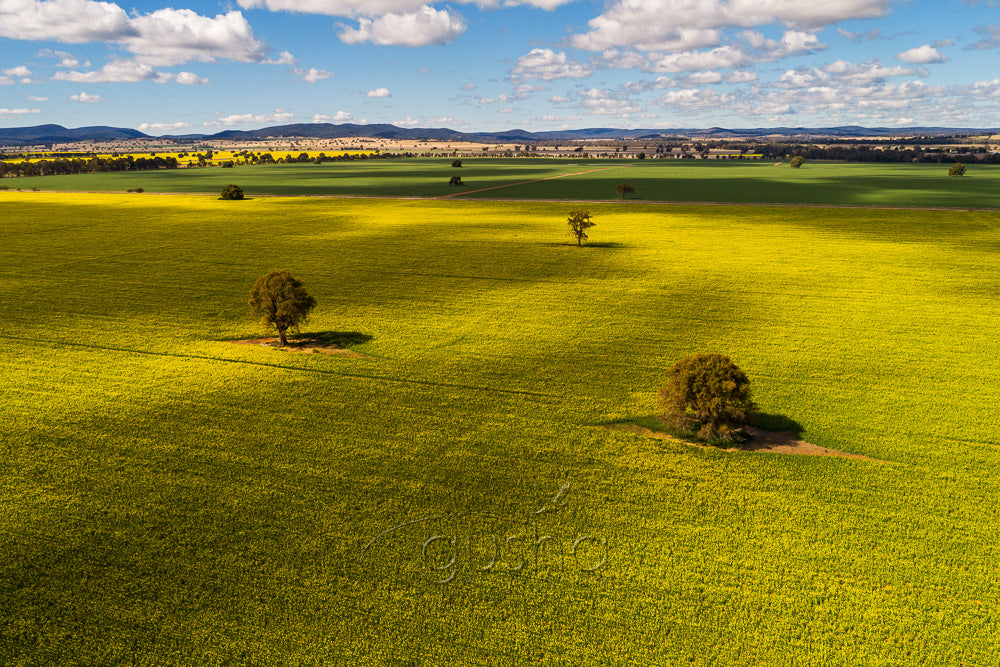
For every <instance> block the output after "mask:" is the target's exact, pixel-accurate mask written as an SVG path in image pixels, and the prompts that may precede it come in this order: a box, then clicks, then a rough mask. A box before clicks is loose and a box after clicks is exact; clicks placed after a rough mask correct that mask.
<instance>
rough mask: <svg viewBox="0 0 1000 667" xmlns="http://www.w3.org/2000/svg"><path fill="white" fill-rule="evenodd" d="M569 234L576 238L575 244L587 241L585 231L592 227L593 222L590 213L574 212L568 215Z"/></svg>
mask: <svg viewBox="0 0 1000 667" xmlns="http://www.w3.org/2000/svg"><path fill="white" fill-rule="evenodd" d="M567 222H568V224H569V233H570V234H572V235H573V236H575V237H576V244H577V245H581V244H582V243H583V241H585V240H586V239H587V230H588V229H590V228H591V227H593V226H594V225H595V224H597V223H595V222H592V221H591V219H590V211H584V210H582V209H581V210H576V211H573V212H572V213H570V214H569V220H568V221H567Z"/></svg>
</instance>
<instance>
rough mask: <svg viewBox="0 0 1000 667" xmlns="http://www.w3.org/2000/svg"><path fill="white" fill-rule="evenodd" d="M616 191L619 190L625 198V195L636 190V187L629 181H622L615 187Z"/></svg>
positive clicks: (619, 193) (620, 194)
mask: <svg viewBox="0 0 1000 667" xmlns="http://www.w3.org/2000/svg"><path fill="white" fill-rule="evenodd" d="M615 192H617V193H618V195H619V196H620V197H621V198H622V199H625V197H627V196H628V195H630V194H632V193H634V192H635V188H633V187H632V186H631V185H629V184H628V183H621V184H620V185H619V186H618V187H617V188H615Z"/></svg>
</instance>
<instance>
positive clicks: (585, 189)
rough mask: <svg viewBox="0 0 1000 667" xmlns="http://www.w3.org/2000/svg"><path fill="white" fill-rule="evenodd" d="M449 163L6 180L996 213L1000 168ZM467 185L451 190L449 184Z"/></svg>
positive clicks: (90, 186)
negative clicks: (620, 188)
mask: <svg viewBox="0 0 1000 667" xmlns="http://www.w3.org/2000/svg"><path fill="white" fill-rule="evenodd" d="M451 161H452V159H451V158H441V159H408V160H359V161H353V162H333V163H324V164H322V165H315V164H287V165H286V164H282V165H272V166H252V167H234V168H231V169H227V168H221V167H210V168H204V169H174V170H164V171H155V172H154V171H143V172H117V173H104V174H79V175H70V176H43V177H32V178H17V179H5V180H4V182H3V185H6V186H7V187H9V188H14V189H16V188H20V189H30V188H33V187H34V188H38V189H40V190H82V191H100V192H124V191H126V190H128V189H131V188H136V187H141V188H143V189H144V190H146V191H147V192H151V193H157V192H162V193H171V192H173V193H177V192H185V193H187V192H192V193H193V192H199V193H209V194H214V193H218V192H219V191H221V189H222V187H223V186H225V185H226V184H227V183H236V184H238V185H240V186H242V187H243V189H244V190H245V191H246V193H247V195H248V196H252V195H255V194H256V195H332V196H370V197H452V198H461V199H466V198H468V199H532V200H546V199H556V200H613V199H617V197H618V195H617V194H616V193H615V187H616V186H617V185H618V184H619V183H629V184H630V185H632V186H633V187H634V188H635V190H636V192H635V194H634V195H631V196H630V197H629V198H630V200H633V201H643V200H645V201H662V202H725V203H780V204H809V205H816V204H829V205H851V206H904V207H914V206H916V207H921V206H922V207H958V208H1000V166H994V165H989V166H987V165H971V166H970V167H969V170H968V172H967V174H966V175H965V176H961V177H954V176H951V177H950V176H948V165H946V164H845V163H811V162H807V163H806V165H805V166H804V167H802V168H801V169H792V168H791V167H790V166H789V165H788V163H787V162H782V163H779V164H777V165H775V164H774V163H773V162H761V161H753V162H750V161H716V160H706V161H702V160H691V161H688V160H632V161H624V160H560V159H554V158H552V159H506V160H503V159H485V158H477V159H463V165H464V166H463V167H461V168H453V167H452V166H451ZM455 175H458V176H461V177H462V180H463V182H464V183H465V185H464V186H460V187H456V186H449V185H448V181H449V179H450V178H451V177H452V176H455Z"/></svg>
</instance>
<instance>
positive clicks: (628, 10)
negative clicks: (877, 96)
mask: <svg viewBox="0 0 1000 667" xmlns="http://www.w3.org/2000/svg"><path fill="white" fill-rule="evenodd" d="M888 10H889V0H832V1H830V2H806V1H804V0H729V1H728V2H727V1H725V0H615V1H614V2H612V3H610V4H609V6H608V8H607V10H606V11H605V12H604V13H603V14H601V15H600V16H597V17H595V18H593V19H591V20H590V21H589V22H588V24H587V25H588V27H589V28H590V29H589V31H588V32H586V33H583V34H578V35H574V36H573V37H571V39H570V43H571V44H572V45H573V46H575V47H577V48H580V49H587V50H591V51H603V50H605V49H608V48H613V47H621V46H626V47H634V48H637V49H639V50H641V51H690V50H693V49H699V48H706V47H710V46H717V45H719V44H720V37H721V33H720V30H721V29H722V28H727V27H751V26H763V25H771V24H780V25H784V26H786V27H789V28H792V29H794V30H816V29H819V28H822V27H824V26H827V25H829V24H831V23H836V22H837V21H843V20H847V19H861V18H876V17H879V16H883V15H885V14H886V13H887V12H888Z"/></svg>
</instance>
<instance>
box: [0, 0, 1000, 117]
mask: <svg viewBox="0 0 1000 667" xmlns="http://www.w3.org/2000/svg"><path fill="white" fill-rule="evenodd" d="M998 65H1000V5H998V4H997V2H996V0H939V1H937V2H932V1H931V0H911V1H907V2H895V1H890V0H825V1H823V2H819V1H817V0H607V2H604V3H603V4H602V3H600V2H590V1H584V0H483V1H482V2H473V1H470V0H465V1H461V2H425V1H422V0H371V1H369V0H232V1H230V2H223V3H219V2H195V1H193V0H178V1H171V0H162V1H157V0H139V1H138V2H133V3H129V4H122V3H120V2H110V1H107V2H103V1H102V2H98V1H95V0H0V125H2V126H4V127H16V126H24V125H38V124H42V123H57V124H60V125H65V126H67V127H80V126H84V125H98V124H99V125H114V126H119V127H133V128H137V129H140V130H142V131H144V132H147V133H149V134H153V135H159V134H170V133H192V132H217V131H220V130H223V129H249V128H257V127H264V126H267V125H275V124H285V123H298V122H306V123H308V122H332V123H343V122H356V123H394V124H396V125H400V126H404V127H415V126H419V127H451V128H454V129H458V130H470V131H475V130H482V131H499V130H505V129H512V128H522V129H527V130H536V131H538V130H554V129H565V128H582V127H622V128H636V127H643V128H664V129H669V128H672V127H710V126H716V125H718V126H723V127H734V128H741V127H743V128H745V127H762V126H776V125H789V126H825V125H849V124H850V125H854V124H856V125H866V126H906V125H946V126H968V127H1000V78H998V77H1000V66H998Z"/></svg>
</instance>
